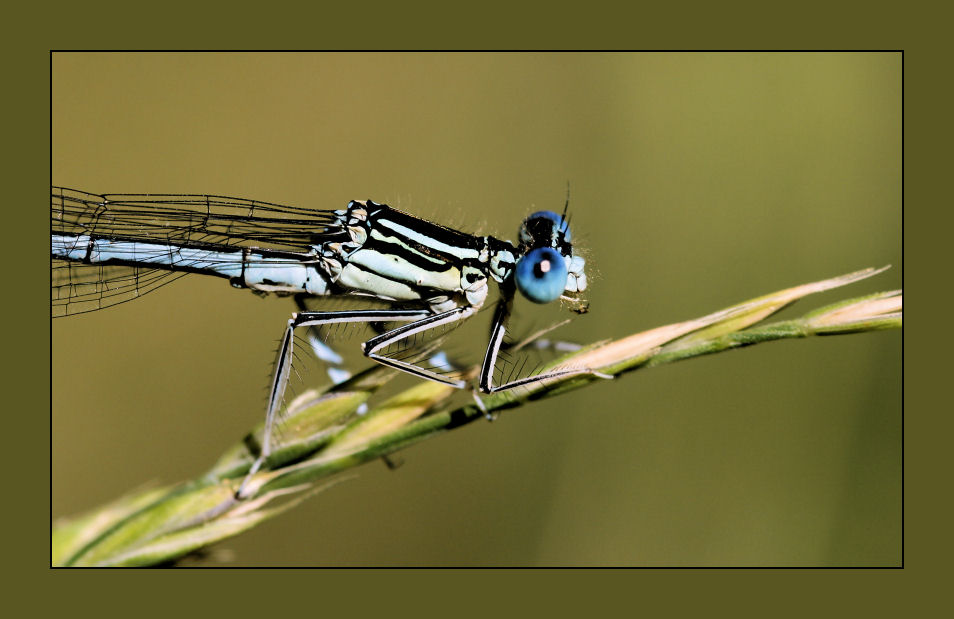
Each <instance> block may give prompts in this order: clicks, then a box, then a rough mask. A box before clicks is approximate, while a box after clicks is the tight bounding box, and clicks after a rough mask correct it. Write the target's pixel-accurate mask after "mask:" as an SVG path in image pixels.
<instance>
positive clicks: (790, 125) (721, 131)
mask: <svg viewBox="0 0 954 619" xmlns="http://www.w3.org/2000/svg"><path fill="white" fill-rule="evenodd" d="M52 105H53V107H52V109H53V116H52V124H53V162H52V163H53V171H52V180H53V182H54V183H56V184H59V185H65V186H69V187H76V188H79V189H85V190H89V191H94V192H183V193H218V194H225V195H234V196H240V197H249V198H257V199H263V200H269V201H275V202H281V203H287V204H295V205H300V206H310V207H315V208H323V209H328V208H341V207H342V206H344V205H345V204H346V203H347V201H348V200H349V199H352V198H358V199H364V198H372V199H374V200H376V201H379V202H387V203H389V204H391V205H392V206H398V207H400V208H402V209H404V210H407V211H410V212H414V213H419V214H422V215H425V216H427V217H430V218H434V219H438V220H440V221H442V222H444V223H449V224H452V225H455V226H459V227H461V228H464V229H467V230H469V231H473V232H481V233H490V234H494V235H496V236H499V237H502V238H510V239H512V238H514V236H515V233H516V228H517V226H518V225H519V222H520V220H521V219H522V218H523V217H524V216H525V215H526V214H527V213H529V212H530V211H532V210H537V209H541V208H550V209H554V210H558V209H560V208H561V207H562V205H563V200H564V196H565V191H566V185H567V182H569V183H570V190H571V194H570V206H571V213H572V218H573V219H572V222H573V233H574V240H575V241H576V242H577V245H579V246H582V247H583V248H584V250H585V253H586V256H587V260H588V262H587V266H588V269H589V275H590V291H589V294H588V298H589V299H590V301H591V303H592V306H591V312H590V313H589V314H588V315H586V316H583V317H581V318H578V319H576V320H574V321H573V323H572V324H571V325H569V326H568V327H566V328H564V329H563V330H561V331H560V332H559V335H560V337H564V338H567V339H572V340H575V341H578V342H591V341H595V340H599V339H604V338H613V337H620V336H624V335H627V334H630V333H634V332H637V331H641V330H644V329H648V328H652V327H655V326H659V325H662V324H667V323H670V322H675V321H679V320H684V319H688V318H693V317H696V316H700V315H703V314H706V313H708V312H710V311H713V310H716V309H719V308H721V307H724V306H727V305H730V304H732V303H735V302H738V301H742V300H744V299H747V298H750V297H754V296H758V295H762V294H765V293H768V292H772V291H775V290H778V289H781V288H785V287H788V286H792V285H796V284H800V283H805V282H809V281H814V280H818V279H823V278H827V277H831V276H834V275H838V274H842V273H847V272H850V271H854V270H857V269H860V268H863V267H867V266H882V265H885V264H892V265H894V268H892V269H891V270H889V271H888V272H887V273H885V274H882V275H880V276H878V277H877V278H875V279H873V280H868V281H865V282H862V283H860V284H855V285H853V286H851V287H849V288H846V289H843V290H842V291H840V292H839V291H836V292H834V293H828V294H826V295H821V296H818V297H810V298H809V299H807V300H804V301H802V302H800V303H799V304H797V305H796V306H795V308H794V309H793V310H789V311H788V312H786V314H785V315H789V316H791V315H796V314H797V313H801V312H804V311H806V310H808V309H810V308H812V307H816V306H818V305H820V304H823V303H827V302H833V301H835V300H838V299H841V298H847V297H849V296H857V295H861V294H864V293H868V292H874V291H877V290H890V289H893V288H900V287H901V273H902V269H901V267H902V263H901V146H902V143H901V139H902V136H901V56H900V54H888V53H882V54H849V53H844V54H820V53H817V54H746V53H732V54H728V53H727V54H685V53H683V54H430V55H422V54H66V53H55V54H54V55H53V102H52ZM292 311H293V304H292V303H291V301H289V300H287V299H278V298H268V299H264V300H263V299H259V298H256V297H255V296H253V295H251V294H249V293H248V292H244V291H235V290H232V289H230V288H229V286H228V285H227V283H226V282H225V281H224V280H218V279H211V280H207V279H205V278H201V277H198V278H192V279H191V280H190V278H185V279H183V280H180V281H178V282H176V283H175V284H173V285H171V286H168V287H167V288H164V289H161V290H159V291H156V292H154V293H152V294H150V295H149V296H147V297H146V298H144V299H141V300H138V301H136V302H133V303H127V304H125V305H122V306H119V307H115V308H111V309H108V310H104V311H101V312H95V313H93V314H89V315H85V316H79V317H73V318H67V319H58V320H56V321H54V322H53V325H52V337H53V350H52V355H53V359H52V395H53V411H52V414H53V419H52V423H53V437H52V438H53V445H52V449H53V489H52V493H53V513H54V515H55V516H61V515H70V514H74V513H76V512H79V511H83V510H86V509H89V508H92V507H94V506H96V505H99V504H101V503H103V502H105V501H108V500H110V499H112V498H115V497H116V496H118V495H120V494H121V493H123V492H125V491H127V490H129V489H131V488H134V487H137V486H141V485H142V484H144V483H146V482H150V481H153V482H160V483H168V482H174V481H178V480H181V479H187V478H190V477H192V476H194V475H196V474H197V473H199V472H201V471H203V470H205V469H206V468H207V467H208V466H209V465H210V464H211V463H212V462H213V461H214V459H215V458H216V457H217V456H218V454H219V453H220V452H221V451H222V450H223V449H224V448H225V447H227V446H228V445H230V444H231V443H232V442H234V441H235V440H237V439H238V438H240V437H241V436H242V435H243V434H244V433H245V432H246V431H247V430H248V428H250V427H251V426H252V425H253V424H255V423H257V422H259V421H260V419H261V417H262V414H263V410H264V402H265V395H264V392H265V387H266V384H267V380H268V373H269V370H270V364H271V361H272V351H273V349H274V347H275V344H276V342H277V339H278V337H279V336H280V334H281V329H282V327H283V325H284V322H285V321H286V320H287V318H288V315H289V314H290V313H291V312H292ZM484 344H485V342H484V341H483V340H481V339H480V337H470V336H468V340H467V341H466V342H464V343H458V346H461V347H464V348H468V349H473V350H475V351H476V353H475V356H479V354H480V352H481V351H482V347H483V346H484ZM901 414H902V406H901V333H900V332H896V331H895V332H882V333H873V334H862V335H851V336H844V337H831V338H819V339H813V340H804V341H789V342H779V343H772V344H766V345H760V346H756V347H754V348H750V349H745V350H742V351H736V352H730V353H726V354H719V355H714V356H711V357H707V358H702V359H698V360H693V361H689V362H684V363H678V364H676V365H672V366H667V367H663V368H658V369H653V370H648V371H640V372H636V373H634V374H630V375H627V376H625V377H624V378H622V379H620V380H617V381H613V382H605V383H600V384H597V385H594V386H592V387H589V388H587V389H584V390H581V391H577V392H574V393H571V394H567V395H564V396H561V397H559V398H556V399H553V400H546V401H542V402H537V403H534V404H532V405H530V406H527V407H523V408H521V409H518V410H516V411H513V412H511V413H504V414H503V416H502V417H501V418H500V419H499V420H498V421H497V422H495V423H493V424H489V423H477V424H473V425H471V426H468V427H466V428H463V429H460V430H458V431H454V432H451V433H449V434H447V435H444V436H440V437H438V438H436V439H433V440H429V441H426V442H424V443H423V444H420V445H417V446H414V447H412V448H411V449H409V450H406V451H405V452H403V453H402V454H400V456H401V458H402V459H403V460H404V465H403V466H402V467H400V468H399V469H398V470H396V471H389V470H387V469H386V468H385V467H384V466H383V465H382V464H380V463H371V464H368V465H365V466H364V467H361V468H360V469H357V471H356V472H357V473H358V475H357V476H356V477H355V478H353V479H350V480H348V481H346V482H345V483H341V484H338V485H336V486H334V487H333V488H331V489H330V490H328V491H326V492H324V493H322V494H320V495H318V496H317V497H315V498H312V499H310V500H309V501H308V502H307V503H306V504H305V505H303V506H301V507H299V508H298V509H295V510H292V511H291V512H290V513H288V514H286V515H284V516H282V517H280V518H279V519H277V520H274V521H271V522H268V523H266V524H264V525H262V526H260V527H258V528H257V529H255V530H253V531H251V532H250V533H247V534H245V535H243V536H242V537H240V538H237V539H235V540H231V541H228V542H226V543H224V544H221V545H220V546H219V548H220V549H224V550H226V551H227V552H225V553H221V554H218V555H215V556H213V557H212V559H211V561H210V563H212V564H214V563H216V562H217V561H229V563H228V564H230V565H680V566H681V565H899V564H900V562H901V509H902V501H901V498H902V497H901Z"/></svg>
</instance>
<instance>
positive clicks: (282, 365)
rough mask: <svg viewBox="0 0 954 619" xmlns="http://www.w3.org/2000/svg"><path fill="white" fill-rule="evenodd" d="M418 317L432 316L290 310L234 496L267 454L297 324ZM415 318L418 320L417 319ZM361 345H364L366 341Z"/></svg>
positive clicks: (421, 311)
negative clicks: (258, 442) (252, 454)
mask: <svg viewBox="0 0 954 619" xmlns="http://www.w3.org/2000/svg"><path fill="white" fill-rule="evenodd" d="M422 317H431V318H433V316H431V314H430V311H429V310H426V309H398V310H346V311H337V312H299V313H297V314H293V315H292V317H291V319H290V320H289V321H288V325H287V326H286V327H285V334H284V335H283V336H282V341H281V344H280V345H279V347H278V358H277V360H276V362H275V371H274V373H273V374H272V384H271V388H270V389H269V396H268V408H267V409H266V413H265V428H264V430H263V431H262V446H261V449H260V451H259V455H258V457H257V458H256V459H255V461H254V462H253V463H252V466H251V468H250V469H249V471H248V473H246V475H245V478H244V479H243V480H242V483H241V484H240V485H239V488H238V490H237V491H236V492H235V497H236V498H237V499H243V498H245V494H244V492H245V486H246V485H247V484H248V482H249V480H250V479H251V478H252V476H253V475H255V473H257V472H258V470H259V469H260V468H261V467H262V465H263V464H264V463H265V461H266V460H267V459H268V456H269V455H270V454H271V435H272V425H273V424H274V422H275V417H276V415H277V413H278V409H279V408H280V407H281V402H282V395H283V394H284V393H285V387H286V386H287V385H288V377H289V374H290V372H291V365H292V357H293V355H294V343H295V329H297V328H298V327H319V326H321V325H327V324H334V323H342V322H358V323H367V322H379V321H383V322H395V321H406V320H415V319H420V318H422ZM425 320H426V318H425ZM418 322H421V321H420V320H419V321H418ZM412 324H417V323H412ZM385 335H387V334H385ZM379 337H380V336H379ZM375 339H377V338H375ZM365 346H367V344H366V345H365ZM399 369H400V368H399Z"/></svg>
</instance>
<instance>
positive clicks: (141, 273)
mask: <svg viewBox="0 0 954 619" xmlns="http://www.w3.org/2000/svg"><path fill="white" fill-rule="evenodd" d="M50 207H51V208H50V215H51V233H52V234H53V235H54V237H55V236H56V235H60V236H79V235H86V236H90V237H93V238H108V239H115V240H125V241H135V242H142V243H155V244H167V245H170V246H183V247H192V248H198V249H207V250H209V251H219V252H228V251H232V252H235V251H238V250H241V249H244V248H254V249H256V251H263V252H274V254H275V255H281V253H282V252H289V253H295V252H298V253H300V252H307V251H308V250H309V248H310V247H311V246H313V245H319V244H321V243H322V242H325V241H344V240H347V239H348V235H347V232H346V231H345V230H344V229H343V228H342V227H341V226H340V225H339V224H338V220H337V218H336V216H335V213H334V211H322V210H312V209H305V208H299V207H292V206H283V205H279V204H273V203H270V202H261V201H257V200H247V199H242V198H228V197H224V196H211V195H185V194H181V195H180V194H91V193H87V192H84V191H79V190H75V189H67V188H64V187H53V188H52V191H51V194H50ZM186 266H187V265H186ZM182 275H183V273H182V272H174V271H171V270H165V269H155V268H148V267H136V266H104V265H96V264H92V265H91V264H83V263H82V262H71V261H65V260H58V259H54V260H53V261H52V273H51V276H52V293H51V305H52V309H53V316H54V317H59V316H68V315H73V314H80V313H84V312H89V311H94V310H98V309H102V308H104V307H109V306H111V305H116V304H118V303H123V302H125V301H129V300H132V299H135V298H137V297H140V296H142V295H144V294H146V293H148V292H151V291H153V290H156V289H158V288H160V287H161V286H163V285H165V284H168V283H170V282H172V281H174V280H175V279H177V278H179V277H181V276H182Z"/></svg>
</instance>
